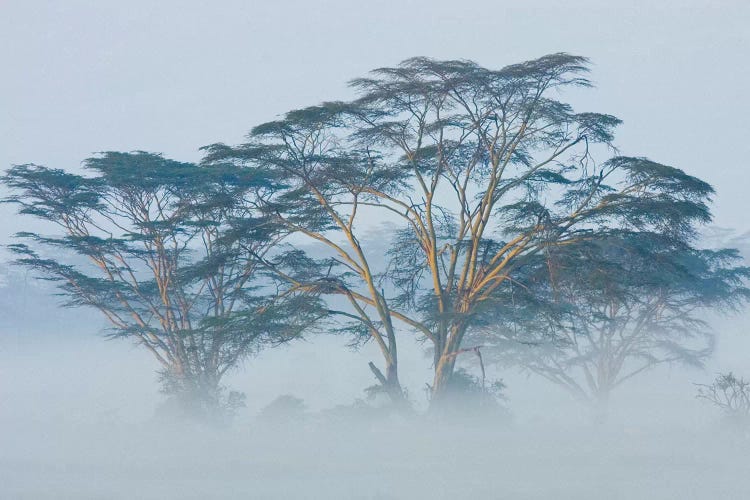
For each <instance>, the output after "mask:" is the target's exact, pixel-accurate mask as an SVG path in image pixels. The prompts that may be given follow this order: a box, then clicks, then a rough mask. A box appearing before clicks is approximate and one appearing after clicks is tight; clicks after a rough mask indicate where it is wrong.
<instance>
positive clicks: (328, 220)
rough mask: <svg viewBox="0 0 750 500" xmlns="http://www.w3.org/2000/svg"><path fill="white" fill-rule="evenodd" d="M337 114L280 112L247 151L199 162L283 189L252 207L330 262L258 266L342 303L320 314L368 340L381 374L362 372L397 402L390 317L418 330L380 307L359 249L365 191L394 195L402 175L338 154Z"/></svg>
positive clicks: (373, 273) (220, 148) (400, 399)
mask: <svg viewBox="0 0 750 500" xmlns="http://www.w3.org/2000/svg"><path fill="white" fill-rule="evenodd" d="M344 109H345V108H344V107H343V106H338V105H327V106H321V107H316V108H310V109H305V110H300V111H295V112H291V113H288V114H287V115H286V117H285V118H284V120H282V121H277V122H271V123H266V124H263V125H260V126H258V127H255V128H254V129H253V130H252V132H251V137H252V138H253V142H251V143H249V144H246V145H243V146H240V147H238V148H230V147H228V146H225V145H222V144H214V145H212V146H208V147H206V148H204V149H205V150H206V152H207V155H206V157H205V159H204V163H205V164H207V165H213V164H215V163H216V162H219V163H225V162H228V161H231V162H234V164H235V165H237V166H238V167H239V168H248V166H250V167H251V168H253V167H254V168H261V169H263V170H264V171H265V172H269V173H272V175H274V177H275V178H276V179H277V180H278V181H279V182H280V183H283V184H284V185H285V188H284V189H281V190H278V191H277V192H275V193H267V194H268V196H265V197H263V198H261V199H259V200H258V203H259V205H261V206H263V207H265V214H266V216H268V217H269V218H271V219H273V220H274V222H275V223H277V224H279V225H281V226H283V227H285V228H286V229H287V230H288V231H290V232H294V233H296V234H297V235H301V236H304V237H305V238H306V240H307V242H314V243H319V244H321V245H322V246H323V247H324V248H326V249H327V250H328V251H329V254H330V255H329V256H328V257H326V258H322V259H321V258H317V259H316V258H313V257H311V256H310V254H309V252H302V251H299V250H298V251H292V252H289V253H286V254H284V255H283V256H280V258H279V259H276V260H274V261H271V260H268V259H266V260H265V263H266V265H268V266H269V267H271V268H273V269H274V270H275V271H276V273H277V275H279V276H282V277H283V278H284V279H286V280H287V281H288V282H290V283H291V284H292V285H293V286H294V287H295V289H296V290H299V291H303V292H304V293H312V294H315V295H328V296H331V295H338V296H342V297H344V298H345V302H346V303H345V304H344V305H343V306H344V307H341V305H340V304H338V305H336V304H332V305H330V307H329V309H328V313H329V314H330V315H331V316H333V317H335V318H336V320H337V321H340V320H343V321H344V324H343V326H339V327H338V329H340V330H346V331H349V332H354V337H355V339H354V343H355V344H356V343H359V342H362V341H363V340H366V339H372V340H374V341H375V343H376V344H377V346H378V348H379V350H380V352H381V354H382V356H383V363H384V370H381V369H380V368H378V367H377V366H376V365H375V364H374V363H372V362H370V364H369V366H370V369H371V370H372V372H373V373H374V374H375V376H376V378H377V379H378V381H379V383H380V384H381V386H382V389H383V390H384V391H385V392H386V393H387V394H388V395H389V396H390V397H391V399H392V400H393V401H394V402H397V403H404V402H405V401H404V392H403V389H402V387H401V384H400V382H399V378H398V350H397V343H396V329H395V327H394V324H393V318H394V317H395V318H398V319H400V320H402V321H405V322H406V323H407V324H410V325H411V326H414V327H416V328H420V327H421V325H420V324H419V323H418V322H416V321H413V320H411V319H410V318H408V317H407V316H405V315H403V314H401V313H399V312H398V311H394V310H392V309H391V308H390V306H389V305H388V299H387V297H386V295H385V292H384V290H383V289H382V287H381V286H380V285H381V283H380V276H379V273H378V271H377V270H376V269H374V268H373V265H372V264H371V261H372V260H373V255H371V252H370V251H369V250H368V248H366V246H365V245H364V244H363V238H362V234H363V233H362V231H363V229H364V230H366V229H367V227H366V223H367V214H366V213H365V212H363V210H362V209H361V208H362V207H363V206H364V205H367V202H366V201H365V200H363V198H364V197H366V196H367V195H366V194H365V190H367V189H371V188H372V187H373V186H376V187H377V189H379V190H382V191H390V190H392V189H396V186H398V184H399V183H400V182H401V178H402V177H403V176H402V175H399V174H397V173H396V174H394V172H392V171H390V170H389V169H387V168H380V167H379V166H376V165H368V164H367V163H366V161H367V158H364V157H362V156H361V155H360V154H358V153H357V152H354V151H349V150H347V149H345V148H344V147H342V145H341V144H340V143H339V142H338V137H337V136H336V132H337V130H336V129H338V128H339V127H343V126H344V121H343V118H344V115H342V111H344ZM363 218H364V223H363ZM363 226H364V227H363ZM280 264H282V265H283V264H286V265H287V267H289V268H293V269H296V270H297V274H295V275H291V274H289V273H287V272H285V271H283V270H281V268H280ZM346 305H348V306H349V307H348V308H346V307H345V306H346ZM423 331H424V333H425V334H429V333H430V332H429V330H426V329H423Z"/></svg>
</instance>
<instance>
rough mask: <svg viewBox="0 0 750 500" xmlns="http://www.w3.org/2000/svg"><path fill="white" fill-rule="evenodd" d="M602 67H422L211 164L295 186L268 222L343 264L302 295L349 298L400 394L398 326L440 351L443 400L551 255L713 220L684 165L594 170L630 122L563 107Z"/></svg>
mask: <svg viewBox="0 0 750 500" xmlns="http://www.w3.org/2000/svg"><path fill="white" fill-rule="evenodd" d="M587 66H588V62H587V60H586V59H585V58H582V57H577V56H572V55H568V54H552V55H548V56H545V57H542V58H540V59H537V60H533V61H528V62H524V63H521V64H515V65H511V66H507V67H505V68H503V69H500V70H491V69H487V68H483V67H481V66H479V65H478V64H476V63H473V62H470V61H435V60H432V59H427V58H414V59H409V60H407V61H404V62H403V63H402V64H400V65H399V66H397V67H391V68H381V69H378V70H375V71H374V72H373V73H372V75H371V77H369V78H361V79H357V80H354V81H353V82H352V86H353V87H354V88H355V90H356V91H357V92H358V99H356V100H355V101H353V102H350V103H327V104H323V105H321V106H317V107H311V108H307V109H303V110H298V111H292V112H290V113H288V114H287V115H286V116H285V117H284V118H283V119H282V120H279V121H275V122H271V123H267V124H264V125H261V126H258V127H256V128H255V129H253V131H252V132H251V134H250V142H249V143H248V144H245V145H241V146H239V147H234V148H232V147H227V146H224V145H221V144H218V145H213V146H210V147H209V148H207V149H208V152H209V154H208V158H207V160H208V161H209V162H211V161H222V162H224V161H232V162H235V163H236V164H238V165H247V166H251V165H252V166H263V167H265V168H267V169H269V170H271V171H274V172H276V173H277V174H278V175H279V176H280V178H283V179H285V181H286V183H287V186H288V187H287V188H286V189H284V190H282V191H280V192H278V193H276V194H275V195H274V196H271V197H269V198H267V199H265V200H264V201H265V204H266V207H267V210H268V214H269V216H270V215H271V214H275V215H276V218H277V220H278V221H279V222H280V223H282V224H285V225H286V226H287V227H288V228H290V230H292V229H293V230H296V231H297V232H298V233H299V234H301V235H305V236H307V237H309V238H310V239H312V240H314V241H317V242H322V243H324V244H325V245H327V246H328V247H329V248H330V249H331V250H332V253H333V254H334V256H333V257H332V259H331V261H330V262H331V265H330V266H322V267H321V269H324V270H325V272H324V273H323V274H322V275H320V276H319V277H318V279H313V280H311V281H310V282H309V283H300V284H299V285H300V286H301V287H313V286H321V287H324V288H326V290H325V291H326V292H329V293H333V294H340V295H343V296H345V297H347V298H348V300H349V302H350V309H349V310H348V311H341V314H342V315H343V316H346V315H348V316H349V317H351V318H353V319H356V320H357V321H358V323H357V324H356V325H357V326H356V327H353V328H352V329H353V330H354V331H356V332H358V333H361V334H366V335H367V336H369V337H370V338H372V339H373V340H374V341H375V342H376V343H377V344H378V346H379V347H380V350H381V353H382V355H383V359H384V362H385V366H386V375H385V376H384V377H379V378H382V380H383V382H384V385H386V386H392V387H399V386H398V384H397V380H398V377H397V348H396V334H395V326H394V323H393V321H394V320H395V321H396V322H398V323H401V325H402V326H405V327H407V328H409V329H411V330H413V331H414V332H415V333H416V334H417V335H418V336H419V337H420V338H422V339H424V340H426V341H428V342H429V344H430V345H431V346H432V351H433V360H434V379H433V382H432V384H431V388H432V389H431V392H432V400H433V402H437V401H439V400H440V399H441V396H442V395H443V394H444V393H445V389H446V387H447V384H448V382H449V380H450V378H451V376H452V373H453V370H454V367H455V364H456V361H457V358H458V356H459V354H461V353H463V352H466V349H465V347H464V345H463V344H464V340H465V337H466V335H467V333H468V332H470V331H471V330H472V329H473V328H475V327H476V326H477V325H479V324H481V323H482V321H483V320H482V315H483V314H484V311H487V310H490V309H492V307H493V306H492V304H493V303H495V302H496V301H497V300H500V299H497V298H496V297H495V296H496V295H497V294H498V293H499V290H500V289H501V288H503V287H504V286H506V285H507V284H508V283H510V282H511V280H512V274H513V273H515V272H519V269H520V268H522V267H523V266H524V265H526V264H527V263H528V262H531V261H534V259H535V256H536V255H538V254H541V253H543V252H544V251H545V249H548V248H550V247H552V246H557V245H566V244H569V243H571V242H574V241H578V240H581V239H584V238H587V237H589V236H590V235H591V234H593V233H602V232H607V231H610V230H612V229H614V228H618V227H638V228H640V229H650V230H654V231H662V232H665V233H668V234H677V233H680V232H684V231H689V230H690V229H691V227H692V226H691V224H692V223H693V222H696V221H699V222H700V221H707V220H709V218H710V215H709V212H708V208H707V206H706V204H705V201H706V200H707V198H708V196H710V194H711V193H712V190H711V187H710V186H709V185H708V184H706V183H704V182H702V181H701V180H699V179H696V178H694V177H691V176H689V175H686V174H685V173H684V172H682V171H681V170H679V169H675V168H672V167H668V166H665V165H661V164H658V163H655V162H652V161H649V160H646V159H644V158H632V157H621V156H616V157H614V158H611V159H610V160H608V161H606V162H604V163H601V164H598V163H597V162H595V161H594V158H593V152H594V151H595V150H596V151H600V152H601V153H604V154H609V152H610V150H611V143H612V140H613V132H612V131H613V128H614V127H615V126H616V125H618V124H619V123H620V121H619V120H618V119H617V118H615V117H613V116H611V115H606V114H599V113H589V112H586V113H576V112H574V111H573V109H572V107H571V106H570V105H568V104H567V103H565V102H563V101H560V100H558V99H559V95H560V92H561V91H562V90H564V89H566V88H570V87H588V86H590V82H589V80H587V79H586V78H585V74H586V72H587V71H588V69H587ZM383 220H389V221H396V222H398V223H400V224H402V227H403V229H402V230H400V231H399V232H398V233H397V234H395V235H389V236H392V237H393V238H392V239H393V244H392V252H390V254H389V255H388V259H389V265H388V266H387V269H386V272H384V273H381V274H378V273H376V272H375V270H374V269H372V267H371V266H370V264H369V263H370V261H371V256H369V251H368V250H369V249H368V248H366V247H365V246H364V244H363V241H364V238H363V231H365V230H366V229H368V228H367V222H368V221H369V222H372V221H383ZM381 283H390V284H392V285H394V286H395V287H396V290H395V291H392V292H391V293H390V294H387V293H386V291H385V287H384V286H380V285H381ZM393 392H394V393H398V392H399V391H398V390H396V391H393Z"/></svg>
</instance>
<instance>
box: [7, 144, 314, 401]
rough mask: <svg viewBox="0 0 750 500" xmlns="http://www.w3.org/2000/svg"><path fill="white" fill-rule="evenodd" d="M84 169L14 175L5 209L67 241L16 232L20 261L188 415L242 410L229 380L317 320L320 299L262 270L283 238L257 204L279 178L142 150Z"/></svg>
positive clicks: (18, 170)
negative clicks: (153, 364)
mask: <svg viewBox="0 0 750 500" xmlns="http://www.w3.org/2000/svg"><path fill="white" fill-rule="evenodd" d="M85 167H86V169H87V170H88V172H90V173H91V174H93V175H92V176H87V177H84V176H80V175H75V174H72V173H68V172H65V171H63V170H58V169H51V168H46V167H41V166H36V165H19V166H15V167H13V168H11V169H10V170H9V171H8V172H7V174H6V175H5V177H4V179H3V180H4V182H5V184H6V185H7V186H8V187H9V188H11V189H12V192H13V194H12V195H11V196H9V197H8V198H7V199H6V201H7V202H11V203H14V204H16V205H18V206H19V207H20V209H19V212H20V213H21V214H24V215H30V216H33V217H36V218H37V219H41V220H43V221H45V222H48V223H51V224H52V225H53V226H54V227H56V228H57V229H58V231H59V234H57V235H53V236H48V235H45V234H43V233H30V232H27V233H21V234H19V235H18V238H19V239H20V240H21V241H22V242H19V243H17V244H13V245H11V246H10V248H11V249H12V250H13V251H14V252H15V253H16V254H17V255H18V260H17V263H19V264H21V265H23V266H26V267H28V268H31V269H33V270H34V271H36V272H37V273H38V274H39V275H40V277H42V278H43V279H47V280H52V281H54V282H56V283H57V284H58V285H59V289H60V293H61V295H62V296H63V297H65V298H66V302H65V305H67V306H69V307H78V306H86V307H93V308H95V309H96V310H98V311H100V312H101V313H102V314H103V315H104V316H105V317H106V318H107V320H109V323H110V324H111V326H112V329H111V330H110V333H109V335H110V336H111V337H114V338H128V339H132V340H134V341H135V342H136V343H137V344H138V345H141V346H143V347H144V348H145V349H147V350H149V351H150V352H151V354H153V356H154V357H155V358H156V360H157V361H158V362H159V364H160V365H161V376H162V382H163V388H164V390H165V391H166V392H168V393H169V394H172V395H173V396H174V397H175V398H176V400H177V401H178V406H179V407H180V408H181V409H182V410H186V409H187V410H190V411H193V412H197V413H198V414H201V415H203V414H206V415H207V414H212V413H215V412H218V411H220V410H221V409H222V406H236V405H237V404H238V403H240V402H241V401H240V398H239V397H238V396H239V395H238V394H236V393H229V394H228V395H226V394H224V392H223V389H222V387H221V383H220V382H221V379H222V377H223V376H224V374H225V373H226V372H227V371H228V370H230V369H232V368H233V367H235V366H236V365H237V364H238V362H240V361H241V360H242V359H243V358H245V357H247V356H249V355H252V354H254V353H256V352H257V351H258V350H260V349H261V348H262V347H264V346H269V345H275V344H279V343H282V342H286V341H288V340H290V339H292V338H295V337H297V336H298V335H300V333H301V332H302V331H303V330H304V328H305V327H306V326H307V325H309V324H310V323H311V322H312V321H314V320H315V314H314V312H313V311H312V310H311V308H313V307H314V300H311V299H310V298H309V297H300V296H297V295H294V294H284V293H283V291H282V292H280V291H279V289H278V287H277V283H275V282H273V281H272V280H271V279H269V278H268V277H266V276H265V275H264V274H263V268H262V267H261V266H260V265H259V259H258V258H257V256H263V255H266V254H268V253H269V252H272V251H273V250H274V248H275V245H276V244H277V243H278V241H279V240H280V239H281V238H283V236H284V234H285V233H284V231H283V230H282V229H281V228H279V227H278V226H276V225H274V224H273V223H271V221H269V220H268V218H266V217H264V216H262V215H260V214H259V212H258V211H257V209H256V207H255V206H254V205H253V203H252V202H251V201H250V200H252V199H254V198H255V197H256V195H257V193H258V192H261V191H263V190H269V189H274V187H275V186H274V184H273V182H272V180H271V179H270V178H269V177H268V176H265V175H263V174H262V173H261V172H258V171H252V170H249V169H245V170H242V171H238V170H237V169H235V168H233V167H232V166H221V165H214V166H213V167H211V168H207V167H201V166H197V165H195V164H191V163H180V162H176V161H173V160H168V159H165V158H163V157H162V156H160V155H156V154H149V153H144V152H136V153H115V152H108V153H104V154H102V155H100V156H97V157H95V158H90V159H88V160H86V162H85ZM24 242H25V243H24ZM305 313H309V314H305Z"/></svg>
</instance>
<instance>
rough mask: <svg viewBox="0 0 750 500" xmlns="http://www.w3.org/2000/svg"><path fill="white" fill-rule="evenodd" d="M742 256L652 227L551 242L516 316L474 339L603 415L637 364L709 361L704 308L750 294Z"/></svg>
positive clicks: (497, 358) (725, 306) (493, 356)
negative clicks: (694, 243)
mask: <svg viewBox="0 0 750 500" xmlns="http://www.w3.org/2000/svg"><path fill="white" fill-rule="evenodd" d="M740 260H741V259H740V257H739V255H738V254H737V252H736V251H734V250H728V249H725V250H699V249H696V248H694V247H692V246H691V245H690V244H688V242H686V241H685V240H682V239H676V238H674V237H668V236H665V235H663V234H655V233H650V232H629V231H625V232H616V233H611V234H607V235H601V236H599V237H597V238H596V239H592V240H588V241H583V242H578V243H576V244H573V245H569V246H566V247H556V248H551V249H549V251H548V252H547V253H546V254H545V255H544V258H543V259H540V261H539V262H538V263H537V266H538V268H537V273H536V276H535V277H534V279H524V280H523V284H524V286H525V287H528V288H527V289H525V290H523V291H522V292H521V293H518V290H516V292H515V297H514V299H515V300H516V304H521V303H523V304H524V307H520V308H519V311H518V312H517V313H512V314H513V315H512V316H511V318H512V321H511V322H507V320H508V319H509V318H508V317H507V315H506V317H505V318H503V319H505V320H506V322H505V323H504V324H502V325H499V324H495V325H491V324H487V325H486V329H487V331H488V332H489V334H488V335H485V336H484V338H483V339H481V340H480V339H477V340H476V341H477V342H482V341H484V342H485V343H486V346H487V350H486V353H487V355H488V357H489V358H490V361H491V362H501V363H502V364H505V365H507V364H508V363H509V362H516V363H520V364H521V366H523V367H524V368H526V369H528V370H530V371H531V372H533V373H536V374H538V375H540V376H542V377H544V378H546V379H547V380H550V381H552V382H553V383H555V384H557V385H559V386H561V387H563V388H565V389H567V390H568V391H569V392H570V393H571V394H573V395H574V396H576V397H578V398H580V399H582V400H584V401H586V402H587V403H590V404H591V405H592V406H593V407H594V408H595V409H596V410H597V411H598V412H600V414H599V416H600V417H604V416H605V415H606V410H607V406H608V402H609V399H610V395H611V393H612V391H613V390H615V389H616V388H617V387H619V386H620V385H621V384H623V383H624V382H626V381H627V380H629V379H631V378H633V377H635V376H637V375H638V374H640V373H642V372H645V371H647V370H650V369H652V368H654V367H655V366H657V365H659V364H662V363H672V362H679V363H684V364H689V365H693V366H701V365H702V363H703V361H704V360H705V359H706V357H707V356H708V355H709V354H710V353H711V350H712V347H713V336H712V334H711V331H710V329H709V327H708V324H707V322H706V320H705V312H706V311H707V310H709V309H713V310H718V311H726V310H730V309H734V308H736V307H738V306H739V305H741V304H743V303H744V302H746V301H747V300H748V299H749V298H750V290H748V289H747V288H746V287H745V283H746V280H747V279H748V277H750V268H747V267H742V266H738V265H737V263H738V261H740ZM509 292H511V291H510V290H506V293H509ZM532 296H533V299H532V301H531V302H530V301H529V299H530V298H532ZM507 302H508V299H507V298H506V305H507ZM505 313H507V308H506V311H504V313H503V314H505ZM529 313H531V316H529ZM498 326H501V328H500V329H498V328H497V327H498ZM478 336H479V335H478Z"/></svg>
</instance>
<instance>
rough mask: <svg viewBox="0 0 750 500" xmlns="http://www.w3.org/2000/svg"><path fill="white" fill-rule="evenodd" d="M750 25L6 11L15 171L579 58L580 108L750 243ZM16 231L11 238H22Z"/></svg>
mask: <svg viewBox="0 0 750 500" xmlns="http://www.w3.org/2000/svg"><path fill="white" fill-rule="evenodd" d="M748 19H750V2H746V1H741V0H736V1H731V0H727V1H721V0H713V1H701V2H699V1H686V0H679V1H674V0H671V1H658V2H655V1H653V0H649V1H619V2H601V1H574V2H560V1H544V2H542V1H528V2H503V1H462V2H458V1H455V0H450V1H445V0H432V1H429V2H427V1H424V2H417V1H408V0H401V1H390V2H389V1H378V0H370V1H367V2H356V1H351V0H348V1H347V0H335V1H318V2H309V1H298V0H296V1H292V0H278V1H262V2H261V1H252V0H251V1H216V2H213V1H211V2H209V1H195V0H190V1H186V0H181V1H160V2H152V1H128V2H114V1H100V0H97V1H80V0H66V1H64V2H59V1H36V0H0V41H2V43H0V74H1V75H2V77H0V110H2V114H0V165H2V167H3V168H7V167H8V166H9V165H11V164H14V163H28V162H34V163H39V164H45V165H47V166H55V167H63V168H77V166H78V165H79V163H80V161H81V160H82V159H84V158H86V157H87V156H89V155H91V153H93V152H96V151H103V150H135V149H141V150H148V151H156V152H163V153H165V154H166V155H168V156H171V157H175V158H177V159H181V160H196V159H198V158H199V157H200V154H199V152H198V150H197V149H198V148H199V147H200V146H202V145H205V144H209V143H212V142H219V141H221V142H228V143H236V142H238V141H240V140H242V137H243V135H244V134H245V133H246V132H247V131H248V130H249V129H250V128H251V127H252V126H253V125H256V124H259V123H261V122H263V121H266V120H269V119H273V118H274V117H276V116H277V115H279V114H280V113H283V112H285V111H287V110H289V109H293V108H295V107H301V106H306V105H311V104H316V103H318V102H320V101H322V100H331V99H344V98H347V97H350V95H351V94H350V92H349V90H348V89H347V87H346V82H347V81H348V80H349V79H351V78H354V77H357V76H362V75H363V74H364V73H366V72H367V71H368V70H370V69H373V68H375V67H378V66H383V65H393V64H396V63H398V62H399V61H401V60H402V59H405V58H407V57H411V56H417V55H426V56H431V57H436V58H468V59H473V60H476V61H477V62H479V63H481V64H483V65H485V66H488V67H492V68H499V67H502V66H504V65H507V64H511V63H515V62H520V61H522V60H527V59H531V58H536V57H539V56H542V55H544V54H547V53H551V52H558V51H566V52H570V53H574V54H580V55H585V56H588V57H590V58H591V59H592V61H593V63H594V66H593V73H592V78H593V79H594V81H595V82H596V84H597V85H598V88H596V89H593V90H589V91H586V92H585V93H583V94H580V95H576V96H574V98H573V101H574V103H575V104H576V106H577V108H578V109H579V110H582V111H583V110H586V111H597V112H605V113H611V114H614V115H616V116H618V117H620V118H621V119H623V120H624V122H625V123H624V125H623V126H622V127H621V129H620V130H619V134H618V140H617V143H618V145H619V146H620V148H621V150H622V152H623V153H624V154H628V155H646V156H649V157H651V158H653V159H654V160H657V161H660V162H663V163H666V164H671V165H674V166H678V167H681V168H683V169H685V170H687V171H688V172H689V173H691V174H695V175H698V176H700V177H702V178H703V179H705V180H707V181H709V182H710V183H711V184H713V185H714V186H715V187H716V189H717V191H718V195H717V198H716V206H715V214H716V223H717V224H718V225H721V226H726V227H732V228H735V229H737V230H739V231H742V232H744V231H746V230H748V229H750V223H748V222H747V218H746V215H745V214H746V209H745V207H746V196H747V194H746V190H747V186H748V180H750V174H748V172H749V170H748V167H747V166H746V165H745V162H746V161H747V159H748V158H750V140H748V127H747V124H746V120H747V116H748V115H749V114H750V113H749V112H750V105H749V104H748V99H747V89H748V88H750V69H749V68H748V61H749V59H748V53H749V49H750V32H749V31H748V30H747V28H746V24H747V21H748ZM0 210H3V211H4V212H3V213H2V214H0V215H5V214H10V213H11V212H10V210H11V209H10V208H9V207H2V209H0ZM2 219H3V222H0V241H3V240H7V236H6V235H8V234H10V233H12V232H15V231H17V230H19V229H20V228H21V225H20V224H18V223H17V222H16V220H14V219H10V221H9V218H8V217H5V216H4V217H3V218H2Z"/></svg>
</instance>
